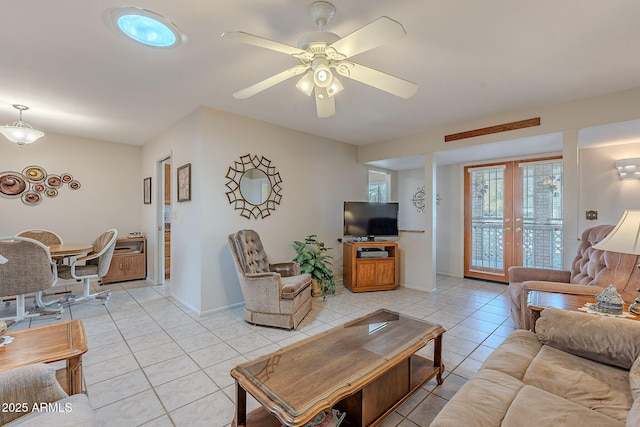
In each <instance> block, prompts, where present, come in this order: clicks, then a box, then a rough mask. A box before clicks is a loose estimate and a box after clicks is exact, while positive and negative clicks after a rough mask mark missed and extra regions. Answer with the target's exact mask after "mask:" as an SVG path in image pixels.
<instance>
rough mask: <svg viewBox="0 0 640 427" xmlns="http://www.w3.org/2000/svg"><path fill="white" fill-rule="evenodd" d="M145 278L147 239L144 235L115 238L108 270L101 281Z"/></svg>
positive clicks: (111, 281) (109, 281)
mask: <svg viewBox="0 0 640 427" xmlns="http://www.w3.org/2000/svg"><path fill="white" fill-rule="evenodd" d="M146 278H147V241H146V239H145V238H144V237H128V238H123V239H118V240H116V248H115V250H114V251H113V258H111V265H110V266H109V272H108V273H107V275H106V276H104V277H103V278H102V283H113V282H124V281H126V280H144V279H146Z"/></svg>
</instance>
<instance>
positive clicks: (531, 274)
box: [509, 266, 571, 283]
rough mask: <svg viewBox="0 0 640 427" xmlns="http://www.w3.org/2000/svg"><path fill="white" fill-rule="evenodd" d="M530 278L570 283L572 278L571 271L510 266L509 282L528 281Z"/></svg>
mask: <svg viewBox="0 0 640 427" xmlns="http://www.w3.org/2000/svg"><path fill="white" fill-rule="evenodd" d="M529 280H536V281H541V282H543V281H544V282H562V283H569V280H571V272H570V271H566V270H550V269H546V268H530V267H521V266H514V267H510V268H509V282H526V281H529Z"/></svg>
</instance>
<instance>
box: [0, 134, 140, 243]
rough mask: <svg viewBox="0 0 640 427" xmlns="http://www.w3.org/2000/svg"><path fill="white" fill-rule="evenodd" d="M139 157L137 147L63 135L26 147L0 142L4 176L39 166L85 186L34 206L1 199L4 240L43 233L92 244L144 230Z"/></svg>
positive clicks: (0, 232)
mask: <svg viewBox="0 0 640 427" xmlns="http://www.w3.org/2000/svg"><path fill="white" fill-rule="evenodd" d="M141 154H142V148H141V147H138V146H133V145H126V144H117V143H111V142H105V141H97V140H93V139H86V138H77V137H71V136H65V135H55V134H46V135H45V136H44V137H42V138H41V139H39V140H38V141H36V142H35V143H33V144H31V145H29V146H24V147H23V148H19V147H18V146H17V145H15V144H14V143H12V142H9V141H7V140H6V139H4V137H2V138H0V172H6V171H14V172H22V170H23V169H24V168H25V167H26V166H30V165H37V166H41V167H43V168H44V169H45V170H46V171H47V173H49V174H61V173H64V172H68V173H70V174H71V175H73V177H74V179H77V180H78V181H80V184H81V188H80V189H78V190H75V191H73V190H70V189H69V188H66V186H63V188H61V189H60V190H59V192H58V196H57V197H54V198H47V197H44V199H43V201H42V203H40V204H39V205H35V206H27V205H25V204H24V203H22V201H21V200H20V199H7V198H3V197H0V212H1V215H0V216H1V218H2V220H1V221H0V236H9V235H14V234H16V233H18V232H20V231H22V230H24V229H28V228H45V229H49V230H53V231H55V232H56V233H58V234H60V236H61V237H62V238H63V240H64V241H66V242H82V243H84V242H88V243H91V242H92V241H93V240H94V239H95V238H96V237H97V236H98V235H99V234H100V233H101V232H103V231H105V230H107V229H109V228H116V229H118V231H119V233H120V235H128V233H129V232H131V231H140V230H141V217H140V213H141V209H142V206H143V204H142V176H141V174H140V163H141Z"/></svg>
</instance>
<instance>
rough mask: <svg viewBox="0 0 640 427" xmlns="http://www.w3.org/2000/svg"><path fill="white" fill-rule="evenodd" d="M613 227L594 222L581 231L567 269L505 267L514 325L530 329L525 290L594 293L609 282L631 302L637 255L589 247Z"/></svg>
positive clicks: (639, 273) (639, 274)
mask: <svg viewBox="0 0 640 427" xmlns="http://www.w3.org/2000/svg"><path fill="white" fill-rule="evenodd" d="M613 227H614V226H613V225H598V226H595V227H591V228H588V229H586V230H585V231H584V232H583V233H582V236H581V238H580V245H579V247H578V253H577V255H576V257H575V258H574V260H573V262H572V263H571V271H565V270H562V271H560V270H548V269H542V268H528V267H511V268H509V302H510V309H511V317H512V318H513V322H514V324H515V325H516V327H517V328H519V329H531V321H530V318H531V316H530V312H529V310H528V309H527V297H528V294H529V291H534V290H538V291H545V292H558V293H563V294H574V295H597V294H599V293H600V292H602V291H603V290H604V289H605V288H606V287H607V286H609V285H610V284H612V285H613V286H615V287H616V289H617V290H618V293H619V294H620V296H621V297H622V299H623V300H624V301H626V302H633V301H634V299H635V297H636V296H637V291H636V289H637V288H638V286H639V285H640V269H638V268H637V265H638V261H639V257H638V256H636V255H629V254H621V253H618V252H609V251H601V250H599V249H594V248H593V246H594V245H595V244H597V243H599V242H600V241H601V240H602V239H604V238H605V237H606V235H607V234H609V232H611V230H613Z"/></svg>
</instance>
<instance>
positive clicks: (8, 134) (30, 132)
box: [0, 104, 44, 147]
mask: <svg viewBox="0 0 640 427" xmlns="http://www.w3.org/2000/svg"><path fill="white" fill-rule="evenodd" d="M13 108H15V109H16V110H18V111H20V118H19V120H18V121H17V122H14V123H13V124H11V125H5V126H0V133H1V134H2V135H4V136H5V138H7V139H8V140H9V141H11V142H15V143H16V144H18V145H19V146H20V147H22V146H23V145H25V144H31V143H33V142H35V141H36V140H38V139H39V138H42V137H43V136H44V132H42V131H39V130H36V129H34V128H33V127H31V125H30V124H28V123H25V122H23V121H22V112H23V111H25V110H28V109H29V107H27V106H25V105H20V104H13Z"/></svg>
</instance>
